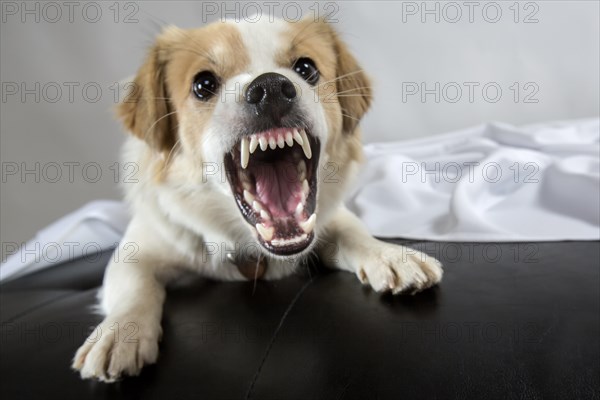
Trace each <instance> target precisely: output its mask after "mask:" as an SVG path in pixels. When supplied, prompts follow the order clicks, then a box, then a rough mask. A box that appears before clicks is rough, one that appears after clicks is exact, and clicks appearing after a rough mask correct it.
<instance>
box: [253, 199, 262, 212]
mask: <svg viewBox="0 0 600 400" xmlns="http://www.w3.org/2000/svg"><path fill="white" fill-rule="evenodd" d="M252 208H254V211H256V212H257V213H259V212H261V211H262V210H263V206H262V204H260V203H259V202H258V201H256V200H254V201H253V202H252Z"/></svg>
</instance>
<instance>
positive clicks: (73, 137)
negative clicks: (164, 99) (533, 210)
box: [0, 1, 600, 253]
mask: <svg viewBox="0 0 600 400" xmlns="http://www.w3.org/2000/svg"><path fill="white" fill-rule="evenodd" d="M203 3H204V4H203ZM209 3H210V4H209ZM286 3H290V2H281V3H277V4H276V5H275V6H274V9H275V14H278V15H281V14H282V13H283V12H285V16H286V17H287V18H288V19H295V18H296V16H297V13H296V6H295V4H301V7H302V8H303V9H304V10H303V15H305V16H309V17H312V16H314V15H315V10H317V9H318V10H320V14H321V15H324V14H328V13H329V12H331V11H334V12H335V14H334V15H333V16H332V18H334V19H335V20H337V21H335V22H334V24H335V25H336V27H337V29H338V30H339V31H340V32H341V33H342V35H343V37H344V38H345V39H346V40H347V42H348V43H349V44H350V47H351V49H352V50H353V51H354V52H355V54H356V55H357V57H358V58H359V59H360V61H361V62H362V64H363V66H364V68H365V69H366V70H367V71H368V72H369V73H370V75H371V76H372V77H373V81H374V82H373V83H374V87H375V93H376V100H375V103H374V106H373V109H372V111H371V112H370V113H369V114H368V116H367V117H366V119H365V121H364V138H365V142H373V141H392V140H400V139H407V138H414V137H422V136H427V135H435V134H439V133H443V132H447V131H451V130H456V129H460V128H464V127H468V126H472V125H475V124H479V123H482V122H486V121H491V120H496V121H506V122H510V123H513V124H523V123H531V122H541V121H548V120H557V119H569V118H580V117H593V116H597V115H598V109H599V101H598V97H599V94H598V93H599V89H598V88H599V81H598V80H599V77H598V75H599V72H598V71H599V68H600V67H599V48H600V45H599V35H600V34H599V28H598V26H599V23H598V18H599V17H598V15H599V7H598V2H597V1H580V2H577V1H568V2H567V1H542V2H540V1H537V2H521V3H519V4H518V9H519V14H518V16H516V15H515V7H514V2H512V1H508V2H496V3H493V2H477V5H476V6H475V8H474V9H473V11H474V12H473V14H472V21H470V16H469V8H467V7H466V6H464V2H457V3H452V4H453V5H458V6H459V7H460V11H461V13H462V15H461V17H460V18H458V14H457V8H456V7H454V6H453V5H451V6H447V5H445V4H446V3H444V2H427V8H428V9H430V10H435V9H436V7H437V9H438V10H439V12H438V13H437V17H438V18H439V20H438V21H436V15H435V14H422V13H421V11H422V2H420V1H419V2H404V3H403V2H395V1H391V2H390V1H387V2H373V1H369V2H365V1H363V2H345V3H343V4H339V3H338V4H337V5H335V3H332V2H322V3H321V4H320V5H319V6H318V7H315V2H312V1H311V2H295V4H292V5H289V4H287V5H286ZM492 3H493V4H492ZM54 4H55V5H56V4H58V5H59V6H60V7H59V8H60V10H61V15H58V14H57V8H56V7H55V6H54V5H47V4H45V3H43V2H28V3H27V7H28V9H30V10H34V11H33V13H31V14H23V11H24V10H23V7H24V6H23V3H22V2H2V24H1V32H0V33H1V35H0V37H1V39H0V45H1V51H0V55H1V72H0V78H1V81H2V84H3V88H2V96H3V97H2V103H1V118H0V120H1V122H0V133H1V159H2V167H3V176H2V191H1V206H0V207H1V208H0V211H1V221H2V223H1V232H0V234H1V240H2V242H3V244H4V243H6V242H18V243H20V242H23V241H25V240H27V239H29V238H31V237H32V236H33V235H34V234H35V232H36V231H37V230H38V229H40V228H42V227H44V226H45V225H47V224H48V223H50V222H52V221H53V220H55V219H57V218H59V217H60V216H62V215H64V214H66V213H68V212H70V211H72V210H74V209H76V208H78V207H79V206H81V205H83V204H85V203H86V202H88V201H90V200H94V199H103V198H108V199H119V198H120V191H119V189H118V185H117V182H119V181H122V180H123V177H124V175H123V174H124V173H127V172H129V171H127V170H124V166H123V165H118V168H115V167H114V163H115V162H117V161H118V156H119V147H120V144H121V143H122V142H123V138H124V133H123V132H122V129H121V127H120V126H119V124H118V123H117V122H116V121H115V119H114V115H113V108H114V105H115V100H114V98H115V94H116V89H115V86H114V84H115V82H117V81H119V80H122V79H124V78H127V77H129V76H131V75H132V74H134V73H135V71H136V69H137V67H138V66H139V65H140V63H141V62H142V59H143V56H144V52H145V49H146V48H147V47H148V46H149V45H150V44H151V43H152V40H153V37H154V36H155V35H156V33H157V32H159V30H160V27H161V26H164V25H166V24H175V25H178V26H181V27H195V26H198V25H202V24H203V20H208V21H213V20H215V19H218V17H220V16H223V15H224V13H225V11H226V9H225V6H224V4H225V3H222V2H166V1H153V2H136V3H133V2H131V3H128V2H124V3H120V4H119V5H118V7H115V3H114V2H112V1H109V2H96V3H93V2H92V3H91V4H90V3H89V2H76V5H75V6H74V8H73V13H72V15H69V9H68V8H67V6H65V5H64V2H58V3H54ZM244 4H245V3H242V4H238V6H237V11H236V9H235V8H234V7H235V4H233V2H228V3H227V6H228V9H229V10H234V11H233V12H230V13H229V16H230V17H231V16H232V15H233V14H237V15H238V16H239V17H240V18H248V19H249V18H251V17H252V16H251V13H252V11H253V10H254V9H253V8H252V7H250V6H244ZM255 4H260V5H261V8H262V10H263V15H262V18H268V16H267V14H268V10H269V9H268V7H267V6H265V5H264V4H262V3H255ZM215 6H216V7H217V15H208V14H209V12H210V11H212V10H214V9H215ZM15 7H16V8H17V9H16V14H13V12H15ZM511 7H512V8H511ZM117 8H118V11H119V12H118V15H117V14H116V9H117ZM415 8H418V10H416V11H417V13H416V14H413V12H414V11H415ZM98 9H99V10H101V15H99V16H98V15H97V11H98ZM498 9H500V10H501V12H502V14H501V16H500V17H499V18H498V17H497V14H496V12H497V10H498ZM36 10H37V11H36ZM484 10H485V11H484ZM515 17H516V18H517V22H515ZM23 18H24V19H25V20H24V21H23ZM422 18H425V20H424V21H423V20H422ZM36 19H38V21H36ZM457 19H458V20H457ZM496 19H498V20H497V21H496V22H494V21H495V20H496ZM525 19H528V20H529V22H530V23H526V22H525ZM95 20H97V21H96V22H93V21H95ZM455 20H457V21H456V22H454V21H455ZM536 20H537V21H536ZM436 82H439V85H440V86H439V87H440V89H439V91H438V93H439V96H440V98H439V101H436V98H435V95H434V94H429V95H427V96H426V97H425V98H424V99H422V98H421V97H420V96H419V95H408V94H407V92H406V89H407V88H414V87H415V85H416V87H419V86H420V85H421V84H422V83H424V84H425V86H426V88H428V89H434V88H435V84H436ZM464 82H472V84H470V85H476V84H478V86H475V90H474V93H473V98H472V99H469V93H468V86H467V85H466V84H465V83H464ZM514 82H517V83H518V84H517V86H518V87H519V97H518V98H517V99H515V98H514V95H515V91H514V89H515V88H516V86H512V85H513V84H514ZM36 83H38V85H39V86H38V89H37V90H36V86H35V85H36ZM86 84H87V86H86ZM486 84H488V92H487V97H485V95H484V93H482V88H483V87H484V85H486ZM15 85H17V87H18V93H16V94H11V93H12V90H14V88H15ZM22 85H25V87H22ZM68 85H71V86H74V91H73V93H72V94H73V96H72V97H71V98H70V93H69V87H68ZM75 85H77V86H75ZM526 85H527V86H526ZM57 87H60V88H61V94H60V96H59V95H58V93H57V91H56V88H57ZM84 87H86V88H87V92H85V93H84V90H83V89H84ZM98 87H99V88H100V89H101V91H102V93H101V94H100V95H98V94H97V93H96V89H95V88H98ZM444 87H445V89H444ZM457 87H460V88H461V90H462V95H461V96H460V97H458V92H457V91H456V88H457ZM497 87H499V88H500V89H501V90H502V95H501V96H500V97H499V98H498V99H497V101H493V100H494V97H495V96H496V92H495V88H497ZM511 87H512V88H513V89H512V90H511ZM24 88H26V89H33V92H34V93H33V94H32V93H30V94H27V95H25V96H24V98H23V96H22V95H23V91H22V89H24ZM534 91H537V92H536V93H535V94H534V93H533V92H534ZM528 94H529V95H531V96H530V97H526V95H528ZM36 95H37V96H39V99H36V98H35V97H36ZM515 100H516V101H515ZM526 100H529V101H536V102H526ZM36 163H39V164H37V166H36ZM57 167H58V168H57ZM84 167H86V168H84ZM14 168H16V173H15V174H11V173H10V171H11V170H12V169H14ZM26 169H27V170H34V171H35V170H36V169H37V170H38V172H37V173H36V172H34V173H29V174H25V175H24V176H23V172H24V171H25V170H26ZM58 171H60V176H58V175H57V172H58ZM98 171H99V172H100V173H101V176H97V172H98ZM117 171H119V174H117ZM3 253H4V246H3Z"/></svg>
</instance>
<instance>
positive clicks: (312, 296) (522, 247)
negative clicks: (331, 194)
mask: <svg viewBox="0 0 600 400" xmlns="http://www.w3.org/2000/svg"><path fill="white" fill-rule="evenodd" d="M411 245H412V246H414V247H416V248H419V249H421V250H424V251H426V252H427V253H429V254H432V255H435V256H436V257H438V258H439V259H440V260H441V261H442V262H443V263H444V265H445V276H444V281H443V282H442V285H441V286H439V287H437V288H434V289H431V290H428V291H426V292H423V293H420V294H417V295H415V296H410V295H405V296H397V297H392V296H388V295H383V296H382V295H379V294H377V293H374V292H372V291H370V290H369V289H367V288H365V287H363V286H361V285H360V283H359V282H358V280H357V279H356V278H355V277H354V276H353V275H351V274H348V273H344V272H330V271H324V270H321V269H319V268H314V269H312V270H311V271H310V274H309V273H308V271H307V272H304V273H302V274H298V275H297V276H294V277H291V278H288V279H284V280H281V281H275V282H258V283H257V284H256V287H254V285H253V283H251V282H248V283H220V282H212V281H208V280H204V279H198V280H196V281H194V282H193V283H190V284H188V285H186V286H184V287H177V288H172V289H170V290H169V293H168V296H167V301H166V304H165V317H164V320H163V328H164V339H163V342H162V344H161V355H160V358H159V361H158V364H157V365H155V366H151V367H147V368H146V369H144V371H143V372H142V374H141V375H140V376H139V377H136V378H127V379H125V380H123V381H121V382H119V383H117V384H113V385H106V384H102V383H98V382H90V381H81V380H80V379H79V377H78V375H77V374H76V373H75V372H73V371H71V370H70V369H69V365H70V361H71V357H72V356H73V354H74V352H75V350H76V349H77V347H78V346H79V345H80V344H81V343H82V341H83V340H84V339H85V338H86V336H87V334H88V333H89V330H90V327H91V326H93V325H94V324H95V323H97V322H99V321H100V320H101V317H99V316H96V315H94V314H93V313H92V311H91V306H92V305H93V304H94V303H95V296H96V288H91V289H90V288H89V287H90V285H92V286H98V285H100V283H101V273H99V272H100V271H101V270H102V268H103V265H104V264H105V263H106V259H103V260H102V261H99V262H98V265H94V266H90V265H87V266H86V267H87V269H84V268H83V267H82V266H81V264H77V263H73V264H70V266H69V265H65V266H62V267H57V270H56V271H57V273H58V272H59V273H60V274H61V275H62V276H63V278H61V279H58V277H57V276H55V275H53V273H52V272H51V271H46V272H44V274H45V275H46V278H44V279H42V278H40V275H39V274H36V275H33V276H30V277H25V278H22V279H20V281H21V282H19V281H14V282H12V283H9V284H6V285H2V286H1V287H0V306H1V318H2V337H1V345H2V346H1V349H0V350H1V355H0V379H1V381H2V385H1V386H0V396H1V397H2V399H20V398H23V399H30V398H57V397H59V398H62V399H88V398H91V399H95V398H98V399H106V398H110V399H119V398H140V399H191V398H194V399H197V398H205V399H243V398H252V399H342V398H343V399H400V398H405V399H411V398H419V399H435V398H437V399H453V398H493V399H513V398H514V399H542V398H544V399H546V398H556V399H594V398H600V394H599V393H600V391H599V390H600V389H599V386H600V381H599V376H600V365H599V363H600V361H599V355H600V352H599V337H600V323H599V315H600V294H599V287H600V275H599V269H600V265H599V264H600V263H599V258H600V257H599V253H600V246H599V244H598V242H562V243H530V244H510V243H509V244H502V245H497V244H475V243H464V244H453V243H413V244H411ZM58 268H60V269H58ZM69 268H73V270H72V271H73V272H72V275H71V274H70V273H69V272H68V271H69ZM84 271H85V272H87V274H86V273H84ZM40 274H41V273H40ZM72 276H77V277H78V278H77V279H78V280H80V281H81V282H85V284H83V285H80V284H78V283H77V282H73V281H71V282H70V283H68V284H66V282H69V280H71V279H72V278H71V277H72ZM63 279H64V281H63ZM26 281H27V282H26Z"/></svg>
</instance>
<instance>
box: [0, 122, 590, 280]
mask: <svg viewBox="0 0 600 400" xmlns="http://www.w3.org/2000/svg"><path fill="white" fill-rule="evenodd" d="M365 153H366V164H365V165H364V168H362V170H361V173H360V175H359V177H358V180H357V182H356V185H355V186H354V189H353V190H351V192H350V195H349V197H348V199H347V205H348V207H349V208H350V209H351V210H352V211H354V212H355V213H356V214H357V215H359V216H360V218H361V219H362V220H363V221H364V222H365V223H366V225H367V227H368V229H369V231H370V232H371V233H372V234H374V235H376V236H380V237H390V238H391V237H402V238H409V239H423V240H443V241H475V242H506V241H511V242H519V241H558V240H598V239H600V161H599V160H600V121H599V120H598V119H588V120H578V121H566V122H557V123H547V124H538V125H531V126H525V127H521V128H516V127H513V126H510V125H507V124H502V123H490V124H486V125H482V126H478V127H474V128H470V129H465V130H461V131H458V132H452V133H448V134H445V135H440V136H435V137H431V138H427V139H422V140H411V141H404V142H392V143H377V144H370V145H367V146H365ZM128 222H129V215H128V212H127V208H126V207H125V205H124V204H123V203H120V202H115V201H96V202H93V203H90V204H88V205H86V206H85V207H83V208H81V209H79V210H77V211H75V212H73V213H72V214H69V215H67V216H65V217H63V218H61V219H60V220H58V221H56V222H55V223H53V224H51V225H50V226H48V227H46V228H44V229H43V230H41V231H40V232H39V233H38V234H37V235H36V237H35V238H34V239H32V240H31V241H30V242H29V243H27V244H26V245H25V246H24V247H22V248H21V249H20V250H17V251H16V252H14V254H12V255H11V256H10V257H8V259H7V261H6V262H5V263H3V265H2V266H1V268H0V281H6V280H9V279H13V278H16V277H19V276H23V275H25V274H28V273H31V272H34V271H37V270H40V269H42V268H47V267H50V266H52V265H57V264H60V263H61V262H64V261H67V260H69V259H72V258H77V257H80V256H88V257H93V256H94V251H97V250H100V249H110V248H112V247H114V246H115V245H116V243H117V242H118V241H119V240H120V238H121V236H122V235H123V233H124V231H125V228H126V226H127V223H128Z"/></svg>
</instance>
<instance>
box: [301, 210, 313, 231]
mask: <svg viewBox="0 0 600 400" xmlns="http://www.w3.org/2000/svg"><path fill="white" fill-rule="evenodd" d="M316 222H317V214H315V213H313V215H311V216H310V218H309V219H307V220H306V221H304V222H300V223H299V224H298V225H300V228H302V230H303V231H304V232H306V233H311V232H312V231H313V229H315V224H316Z"/></svg>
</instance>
